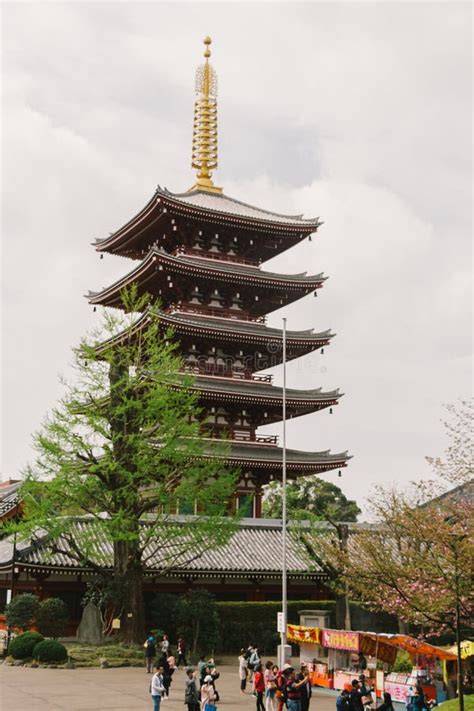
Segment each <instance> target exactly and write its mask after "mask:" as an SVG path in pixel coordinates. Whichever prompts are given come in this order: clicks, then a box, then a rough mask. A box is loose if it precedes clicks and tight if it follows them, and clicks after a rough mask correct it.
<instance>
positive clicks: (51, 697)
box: [0, 665, 335, 711]
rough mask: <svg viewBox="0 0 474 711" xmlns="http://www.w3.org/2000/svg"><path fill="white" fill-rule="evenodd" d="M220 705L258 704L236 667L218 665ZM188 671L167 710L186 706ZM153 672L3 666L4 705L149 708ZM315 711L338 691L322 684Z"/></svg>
mask: <svg viewBox="0 0 474 711" xmlns="http://www.w3.org/2000/svg"><path fill="white" fill-rule="evenodd" d="M220 672H221V677H220V679H219V681H218V683H217V688H218V690H219V693H220V696H221V699H222V701H221V702H220V703H219V711H221V709H222V711H223V710H224V709H228V711H231V710H232V711H233V710H234V709H235V710H236V711H237V710H238V709H242V711H247V709H255V699H254V697H253V696H252V695H251V693H250V692H249V693H247V694H246V695H245V696H242V695H241V694H240V693H239V680H238V673H237V668H233V667H230V666H224V667H220ZM184 677H185V674H184V671H182V670H178V671H177V672H176V673H175V675H174V677H173V684H172V687H171V697H170V699H169V700H167V701H165V702H163V704H162V706H161V708H162V710H163V711H177V710H178V709H179V710H180V711H184V709H185V708H186V707H185V706H184ZM150 678H151V675H148V674H146V673H145V671H144V670H142V669H137V668H129V667H123V668H121V669H74V670H71V669H29V668H22V667H7V666H5V665H2V666H1V667H0V709H1V711H108V710H109V709H110V710H112V709H113V711H151V709H152V703H151V698H150V695H149V693H148V687H149V683H150ZM316 693H317V695H316V697H315V698H313V701H312V704H311V708H312V711H335V697H334V696H328V695H327V694H326V693H324V692H323V693H321V692H320V691H319V690H318V692H316Z"/></svg>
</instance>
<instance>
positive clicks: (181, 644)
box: [176, 637, 187, 669]
mask: <svg viewBox="0 0 474 711" xmlns="http://www.w3.org/2000/svg"><path fill="white" fill-rule="evenodd" d="M177 650H178V660H177V662H176V666H177V667H178V669H179V665H180V664H181V662H183V666H184V667H185V666H186V664H187V661H186V642H185V641H184V639H182V637H180V638H179V639H178V645H177Z"/></svg>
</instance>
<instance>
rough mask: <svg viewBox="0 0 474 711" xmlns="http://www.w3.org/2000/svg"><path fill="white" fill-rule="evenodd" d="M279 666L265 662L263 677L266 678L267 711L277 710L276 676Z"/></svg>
mask: <svg viewBox="0 0 474 711" xmlns="http://www.w3.org/2000/svg"><path fill="white" fill-rule="evenodd" d="M277 673H278V667H277V666H276V665H273V664H272V662H267V663H266V664H265V671H264V672H263V678H264V680H265V711H276V708H277V707H276V691H277V686H276V678H277Z"/></svg>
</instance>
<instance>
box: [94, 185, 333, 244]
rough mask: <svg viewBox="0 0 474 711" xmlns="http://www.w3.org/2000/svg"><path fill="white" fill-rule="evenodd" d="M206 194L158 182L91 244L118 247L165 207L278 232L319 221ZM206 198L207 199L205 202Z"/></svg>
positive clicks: (308, 229) (306, 229)
mask: <svg viewBox="0 0 474 711" xmlns="http://www.w3.org/2000/svg"><path fill="white" fill-rule="evenodd" d="M210 195H211V194H210V193H207V192H204V191H200V190H191V191H189V192H186V193H172V192H171V191H169V190H167V189H166V188H161V187H160V186H158V187H157V189H156V190H155V192H154V194H153V195H152V197H151V198H150V200H149V201H148V202H147V204H146V205H145V206H144V207H143V208H142V209H141V210H140V211H139V212H138V213H137V214H136V215H135V216H134V217H132V218H131V219H130V220H128V222H126V223H125V224H124V225H123V226H122V227H120V228H119V229H117V230H115V232H113V233H111V234H110V235H109V236H108V237H105V238H103V239H97V240H95V242H93V243H92V244H93V246H94V247H95V249H96V250H97V251H98V252H107V251H109V250H110V251H115V250H118V249H120V248H121V247H123V246H124V245H125V244H126V243H127V242H129V241H130V240H131V239H134V238H135V237H136V236H137V234H139V233H141V232H142V231H143V229H146V228H148V227H149V226H150V224H152V223H154V222H155V221H157V220H158V219H160V217H161V216H162V215H163V214H164V213H166V212H167V211H169V212H171V213H176V214H177V215H178V214H181V215H184V216H188V217H193V218H195V219H197V220H199V219H202V220H203V221H207V222H209V221H210V222H215V223H219V224H224V225H225V224H228V225H233V226H235V227H240V228H242V229H254V230H256V231H257V232H272V233H278V234H285V233H286V234H293V235H295V234H298V233H302V234H304V235H309V234H312V233H313V232H316V231H317V229H318V228H319V227H320V226H321V225H322V224H323V223H322V221H321V220H320V219H319V218H312V219H305V218H303V217H302V216H301V215H283V214H279V213H275V212H270V211H268V210H264V209H261V208H257V207H254V206H253V205H249V204H248V203H244V202H241V201H240V200H235V199H233V198H230V197H229V196H227V195H224V194H217V193H216V194H213V195H212V198H210V197H209V196H210ZM206 201H208V203H209V204H208V205H207V206H206V204H205V202H206ZM199 202H201V203H202V204H199Z"/></svg>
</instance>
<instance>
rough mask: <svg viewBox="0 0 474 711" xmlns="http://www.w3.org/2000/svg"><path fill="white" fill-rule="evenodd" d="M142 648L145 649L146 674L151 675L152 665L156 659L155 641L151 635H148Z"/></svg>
mask: <svg viewBox="0 0 474 711" xmlns="http://www.w3.org/2000/svg"><path fill="white" fill-rule="evenodd" d="M143 646H144V647H145V667H146V672H147V674H151V673H152V672H153V664H154V661H155V657H156V639H155V638H154V637H153V635H152V634H150V635H149V636H148V637H147V638H146V640H145V644H144V645H143Z"/></svg>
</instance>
